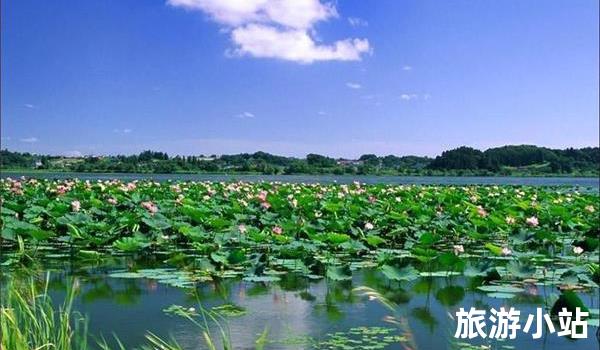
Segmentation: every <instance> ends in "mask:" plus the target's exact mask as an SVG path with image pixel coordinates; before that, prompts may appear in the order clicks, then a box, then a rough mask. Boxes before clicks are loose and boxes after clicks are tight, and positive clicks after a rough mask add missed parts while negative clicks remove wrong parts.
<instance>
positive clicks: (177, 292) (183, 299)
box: [0, 264, 599, 350]
mask: <svg viewBox="0 0 600 350" xmlns="http://www.w3.org/2000/svg"><path fill="white" fill-rule="evenodd" d="M123 267H124V266H117V267H114V266H113V267H106V266H103V267H89V266H87V267H85V266H80V267H73V266H71V265H62V266H61V265H60V264H59V265H55V266H53V267H52V268H47V271H50V270H51V271H53V272H51V273H50V285H49V286H50V288H49V289H50V294H51V296H52V297H53V299H54V300H56V301H60V300H61V299H63V298H64V296H65V291H66V288H67V286H68V285H71V284H72V283H74V281H75V280H76V282H75V283H76V284H77V285H79V293H78V295H77V298H76V302H75V307H74V308H75V310H78V311H80V312H82V313H83V314H85V315H87V316H88V317H89V329H90V331H91V333H92V334H93V335H95V336H100V335H102V336H104V337H105V338H107V339H111V338H112V334H113V333H114V334H115V335H116V336H118V338H119V339H120V340H121V341H122V342H123V344H124V345H125V346H126V348H128V349H129V348H133V347H136V346H139V345H141V344H144V343H145V339H144V335H145V334H146V332H147V331H151V332H153V333H155V334H157V335H159V336H161V337H163V338H169V337H170V336H171V337H173V338H174V339H176V340H177V341H178V343H179V344H180V345H181V346H182V347H183V348H184V349H205V348H206V347H205V344H204V341H203V339H202V334H201V331H200V329H199V328H198V327H196V326H194V325H193V324H191V323H190V322H189V321H187V320H185V319H183V318H181V317H178V316H174V315H169V314H166V313H165V312H164V311H163V310H164V309H166V308H168V307H169V306H171V305H180V306H183V307H185V308H189V307H194V308H199V307H200V305H201V306H202V307H204V308H207V309H210V308H211V307H214V306H219V305H223V304H233V305H236V306H239V307H241V308H242V310H243V311H244V312H245V313H244V314H242V315H239V316H229V317H225V320H224V321H221V324H222V326H223V327H225V328H226V329H227V331H228V332H229V333H230V337H231V340H232V344H233V347H234V348H235V349H253V348H254V346H255V341H256V339H257V338H258V337H259V335H260V334H261V333H262V332H263V331H264V330H265V329H267V330H268V339H269V341H268V345H267V347H266V348H267V349H363V348H368V346H369V344H371V345H373V344H378V346H377V347H373V349H414V350H416V349H458V348H462V349H464V348H465V345H460V343H458V342H457V340H456V339H454V337H453V336H454V332H455V330H456V321H455V320H454V319H453V318H452V315H454V313H455V312H456V311H457V310H458V308H459V307H464V308H465V309H468V308H470V307H471V306H474V307H477V308H478V309H485V310H488V314H489V310H490V309H491V308H492V307H493V308H496V309H498V308H499V307H501V306H505V307H507V308H508V307H510V306H513V307H515V308H516V309H518V310H520V311H521V318H520V322H521V325H522V326H523V325H524V323H525V321H526V319H527V315H529V314H535V308H536V307H539V306H542V305H544V302H545V301H547V300H548V299H549V298H550V295H552V294H555V293H556V287H553V286H544V285H533V284H532V285H530V286H528V287H527V288H526V292H522V293H521V294H518V295H517V296H516V297H514V298H512V299H495V298H492V297H489V296H487V295H486V294H484V293H482V292H480V291H478V290H477V289H475V288H474V286H475V285H477V284H478V282H477V283H475V281H473V280H472V279H471V278H466V277H460V276H457V277H427V278H423V277H422V278H419V279H417V280H415V281H411V282H393V281H390V280H388V279H386V278H385V277H384V276H383V275H382V274H381V273H380V272H378V271H375V270H371V269H362V270H357V271H354V273H353V278H352V280H351V281H337V282H336V281H331V280H326V279H321V280H317V281H311V280H309V279H307V278H305V277H302V276H297V275H294V274H287V275H284V276H282V280H281V281H279V282H268V283H265V282H260V283H255V282H245V281H242V280H239V279H224V280H221V281H219V282H202V283H199V284H197V285H196V286H195V287H194V288H185V289H184V288H177V287H172V286H168V285H165V284H162V283H158V282H157V281H156V280H152V279H144V278H112V277H110V276H109V274H110V273H111V272H112V271H115V270H116V269H118V268H123ZM5 272H6V271H5ZM3 275H4V277H2V278H19V274H18V273H11V274H3ZM2 278H0V281H2ZM40 278H41V279H44V278H45V274H44V273H41V274H40ZM4 281H5V282H6V280H4ZM359 286H368V287H370V288H372V289H374V290H375V291H377V292H378V293H380V294H381V295H383V296H385V298H387V299H388V300H389V301H390V302H391V303H392V305H393V309H389V308H386V307H385V306H383V305H382V304H381V303H380V302H378V301H377V300H369V298H366V297H364V296H361V295H359V294H358V293H357V292H356V291H353V289H354V288H356V287H359ZM579 296H580V297H581V299H582V300H583V302H584V303H585V304H586V305H587V306H588V307H589V308H591V309H597V308H598V297H599V295H598V292H597V290H595V291H590V292H583V293H579ZM390 316H393V317H394V319H395V320H396V321H398V323H396V324H394V323H389V322H386V320H389V319H390V318H389V317H390ZM209 325H210V328H211V330H212V334H213V336H217V338H218V329H217V327H216V325H215V324H214V323H211V322H209ZM361 327H362V328H361ZM555 327H556V328H557V330H558V329H560V328H559V326H558V324H556V325H555ZM532 329H535V327H534V328H532ZM597 331H598V328H597V327H592V326H590V327H589V328H588V338H587V339H578V340H572V339H569V338H566V337H558V336H557V335H556V333H554V334H549V333H548V330H547V329H544V335H543V337H542V339H539V340H533V339H532V338H531V333H532V331H530V333H529V334H524V333H522V332H520V331H518V332H517V339H516V340H507V341H491V342H490V341H488V340H482V339H481V338H478V339H475V340H471V341H468V343H470V344H473V345H489V346H491V347H489V348H487V347H486V349H578V350H582V349H597V348H598V340H597V338H596V337H597V334H596V333H597ZM337 332H339V333H337ZM488 332H489V328H488ZM334 333H336V335H333V334H334ZM394 337H399V338H394ZM386 339H387V340H386ZM473 349H474V348H473Z"/></svg>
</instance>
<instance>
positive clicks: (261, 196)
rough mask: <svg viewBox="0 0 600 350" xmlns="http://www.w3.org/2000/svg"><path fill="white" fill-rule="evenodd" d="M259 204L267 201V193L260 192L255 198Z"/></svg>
mask: <svg viewBox="0 0 600 350" xmlns="http://www.w3.org/2000/svg"><path fill="white" fill-rule="evenodd" d="M256 198H258V199H259V200H260V201H261V202H264V201H266V200H267V191H260V193H259V194H258V195H257V196H256Z"/></svg>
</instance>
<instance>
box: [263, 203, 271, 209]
mask: <svg viewBox="0 0 600 350" xmlns="http://www.w3.org/2000/svg"><path fill="white" fill-rule="evenodd" d="M260 206H261V207H263V208H264V209H269V208H270V207H271V204H269V202H262V203H260Z"/></svg>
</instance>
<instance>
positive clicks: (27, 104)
mask: <svg viewBox="0 0 600 350" xmlns="http://www.w3.org/2000/svg"><path fill="white" fill-rule="evenodd" d="M23 107H25V108H29V109H35V108H37V107H36V106H35V105H32V104H31V103H26V104H24V105H23Z"/></svg>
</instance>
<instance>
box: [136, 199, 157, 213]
mask: <svg viewBox="0 0 600 350" xmlns="http://www.w3.org/2000/svg"><path fill="white" fill-rule="evenodd" d="M140 204H141V206H142V207H143V208H144V209H146V210H147V211H148V212H149V213H150V214H152V215H154V214H155V213H156V212H157V211H158V207H157V206H156V204H154V203H152V202H150V201H148V202H142V203H140Z"/></svg>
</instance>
